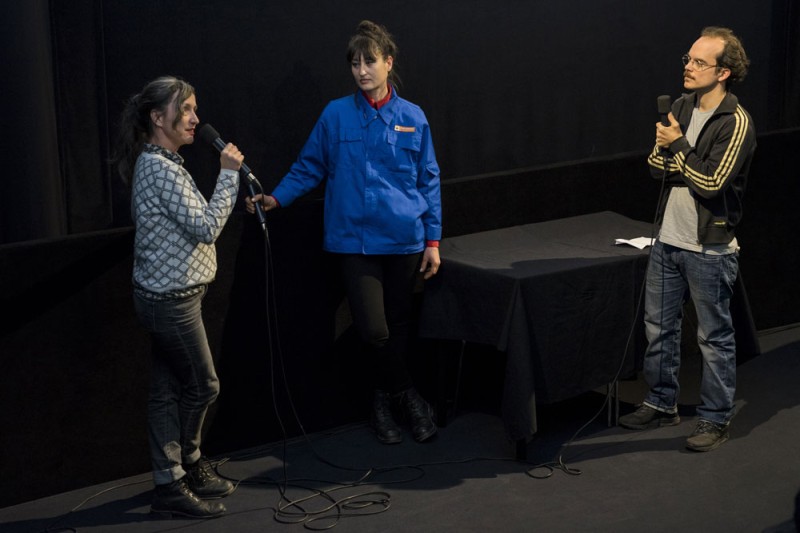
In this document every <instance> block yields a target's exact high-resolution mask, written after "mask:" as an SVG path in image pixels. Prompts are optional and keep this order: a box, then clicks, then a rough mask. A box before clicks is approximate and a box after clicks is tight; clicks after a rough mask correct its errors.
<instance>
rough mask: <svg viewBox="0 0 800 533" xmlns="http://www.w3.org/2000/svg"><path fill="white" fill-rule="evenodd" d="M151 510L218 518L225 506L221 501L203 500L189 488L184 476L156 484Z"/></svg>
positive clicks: (191, 516) (223, 512)
mask: <svg viewBox="0 0 800 533" xmlns="http://www.w3.org/2000/svg"><path fill="white" fill-rule="evenodd" d="M150 512H151V513H163V514H170V515H177V516H188V517H190V518H216V517H218V516H222V515H223V514H225V506H224V505H222V504H221V503H219V502H207V501H203V500H201V499H200V498H199V497H198V496H197V494H195V493H194V492H192V491H191V490H190V489H189V486H188V485H187V484H186V477H185V476H184V477H182V478H181V479H179V480H177V481H173V482H172V483H169V484H167V485H156V488H155V490H154V491H153V503H152V504H151V505H150Z"/></svg>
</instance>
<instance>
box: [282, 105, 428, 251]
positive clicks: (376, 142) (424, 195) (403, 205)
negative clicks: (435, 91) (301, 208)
mask: <svg viewBox="0 0 800 533" xmlns="http://www.w3.org/2000/svg"><path fill="white" fill-rule="evenodd" d="M322 180H327V182H326V189H325V235H324V242H323V248H324V249H325V250H326V251H329V252H335V253H356V254H410V253H415V252H419V251H421V250H423V249H424V247H425V241H427V240H437V241H438V240H440V239H441V238H442V209H441V198H440V190H439V165H438V164H437V163H436V156H435V154H434V151H433V142H432V140H431V134H430V128H429V126H428V121H427V119H426V118H425V113H423V111H422V109H420V108H419V106H416V105H414V104H412V103H411V102H409V101H407V100H404V99H402V98H400V97H399V96H397V91H396V90H393V91H392V97H391V99H390V100H389V101H388V102H387V103H386V104H384V105H383V106H381V108H380V109H379V110H376V109H375V108H373V107H371V106H370V105H369V103H368V102H367V100H366V98H365V97H364V95H363V94H362V93H361V92H360V91H359V92H357V93H355V94H354V95H352V96H346V97H344V98H339V99H337V100H333V101H332V102H330V103H329V104H328V105H327V106H326V107H325V110H324V111H323V112H322V115H321V116H320V118H319V120H318V121H317V124H316V125H315V126H314V129H313V130H312V132H311V135H310V136H309V138H308V140H307V141H306V144H305V146H304V147H303V149H302V151H301V152H300V155H299V156H298V158H297V161H296V162H295V163H294V164H293V165H292V167H291V169H290V170H289V172H288V173H287V174H286V176H284V177H283V179H282V180H281V182H280V183H279V184H278V186H277V187H276V188H275V190H274V191H273V192H272V195H273V196H274V197H275V199H276V200H278V202H279V203H280V204H281V205H282V206H288V205H289V204H291V203H292V202H293V201H294V200H296V199H297V198H299V197H301V196H303V195H304V194H306V193H308V192H309V191H311V190H312V189H314V188H315V187H316V186H317V185H319V184H320V183H321V182H322Z"/></svg>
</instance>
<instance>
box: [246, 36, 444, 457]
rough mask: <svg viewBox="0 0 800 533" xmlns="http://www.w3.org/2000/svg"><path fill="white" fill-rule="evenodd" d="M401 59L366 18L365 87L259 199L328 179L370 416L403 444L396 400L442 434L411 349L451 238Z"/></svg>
mask: <svg viewBox="0 0 800 533" xmlns="http://www.w3.org/2000/svg"><path fill="white" fill-rule="evenodd" d="M396 55H397V46H396V45H395V43H394V42H393V40H392V37H391V35H390V34H389V33H388V32H387V31H386V29H385V28H384V27H382V26H379V25H377V24H375V23H373V22H370V21H362V22H361V23H360V24H359V25H358V28H357V31H356V34H355V35H354V36H353V37H352V38H351V39H350V43H349V45H348V50H347V60H348V62H349V63H350V69H351V72H352V74H353V78H354V79H355V82H356V85H357V86H358V88H359V90H358V91H356V93H355V94H353V95H350V96H346V97H344V98H340V99H338V100H334V101H332V102H330V103H329V104H328V105H327V107H326V108H325V110H324V111H323V112H322V116H321V117H320V118H319V120H318V121H317V124H316V126H314V129H313V131H312V132H311V135H310V137H309V138H308V141H306V144H305V146H304V147H303V149H302V151H301V152H300V155H299V157H298V159H297V161H296V162H295V163H294V164H293V165H292V167H291V169H290V170H289V172H288V173H287V174H286V176H284V178H283V179H282V180H281V182H280V183H279V184H278V186H277V187H276V188H275V190H273V191H272V195H269V196H262V195H256V196H255V197H254V198H253V199H252V200H254V201H255V202H259V201H260V202H261V207H262V209H264V210H265V211H268V210H270V209H273V208H275V207H279V206H288V205H289V204H291V203H292V202H293V201H294V200H296V199H297V198H299V197H301V196H303V195H304V194H306V193H308V192H309V191H311V190H312V189H314V188H315V187H316V186H317V185H319V184H320V183H321V182H322V181H323V180H327V181H326V190H325V231H324V243H323V247H324V249H325V250H326V251H328V252H331V253H333V254H335V256H336V258H337V261H338V263H339V265H340V267H341V272H342V275H343V278H344V283H345V288H346V291H347V297H348V300H349V303H350V310H351V314H352V316H353V322H354V324H355V326H356V329H357V330H358V332H359V334H360V336H361V338H362V339H363V340H364V341H365V342H366V344H367V345H368V346H369V347H370V349H371V352H372V356H373V359H374V362H375V367H374V387H375V393H374V400H373V410H372V415H371V418H370V422H371V425H372V427H373V428H374V430H375V432H376V434H377V437H378V440H379V441H381V442H382V443H385V444H393V443H398V442H400V441H401V440H402V436H401V432H400V429H399V427H398V426H397V424H396V423H395V421H394V419H393V417H392V412H391V405H392V400H396V401H398V402H399V404H400V405H401V406H402V407H403V410H404V411H405V413H406V415H407V416H408V418H409V421H410V423H411V428H412V432H413V435H414V438H415V439H416V440H417V441H419V442H422V441H425V440H427V439H429V438H430V437H432V436H433V435H434V434H435V433H436V424H435V423H434V420H433V410H432V409H431V407H430V405H429V404H428V403H427V402H426V401H425V400H424V399H423V398H422V397H421V396H420V395H419V394H418V393H417V391H416V390H415V389H414V386H413V384H412V381H411V377H410V375H409V372H408V369H407V367H406V348H407V339H408V328H409V323H410V318H411V313H412V298H413V290H414V285H415V282H416V277H417V272H418V271H419V272H422V273H423V276H424V278H425V279H428V278H430V277H431V276H433V275H435V274H436V272H437V270H438V269H439V265H440V259H439V249H438V246H439V240H440V239H441V237H442V211H441V201H440V193H439V166H438V164H437V163H436V156H435V154H434V151H433V142H432V140H431V134H430V127H429V126H428V121H427V119H426V118H425V114H424V113H423V111H422V110H421V109H420V108H419V107H418V106H416V105H414V104H412V103H411V102H409V101H407V100H404V99H402V98H400V96H398V94H397V90H396V89H395V87H394V84H393V81H394V78H395V75H394V73H393V70H392V67H393V66H394V58H395V57H396ZM252 200H251V199H248V210H249V211H251V212H254V204H253V201H252Z"/></svg>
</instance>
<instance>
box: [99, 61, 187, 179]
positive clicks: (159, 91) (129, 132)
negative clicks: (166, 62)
mask: <svg viewBox="0 0 800 533" xmlns="http://www.w3.org/2000/svg"><path fill="white" fill-rule="evenodd" d="M176 94H177V97H176ZM193 94H194V87H192V86H191V85H189V84H188V83H187V82H185V81H183V80H182V79H180V78H176V77H175V76H162V77H160V78H156V79H155V80H153V81H151V82H149V83H147V85H145V86H144V88H143V89H142V91H141V92H140V93H138V94H135V95H133V96H131V97H130V98H129V99H128V101H127V102H126V103H125V108H124V109H123V111H122V117H121V118H120V124H119V134H118V137H117V147H116V150H115V153H114V157H113V158H112V160H111V162H112V164H113V165H114V166H115V167H116V169H117V171H118V172H119V175H120V177H121V178H122V181H124V182H125V183H126V184H128V185H130V184H131V182H132V181H133V168H134V166H135V165H136V159H137V158H138V157H139V154H140V153H142V146H143V145H144V143H145V142H147V140H148V139H149V138H150V137H151V136H152V135H153V121H152V120H151V119H150V112H151V111H153V110H154V109H155V110H157V111H160V112H166V110H167V106H168V105H169V103H170V102H171V101H172V99H173V98H175V110H176V116H175V122H174V124H173V125H176V124H177V123H178V122H179V121H180V119H181V117H182V116H183V112H182V111H181V104H183V102H184V101H185V100H186V99H187V98H189V97H190V96H191V95H193Z"/></svg>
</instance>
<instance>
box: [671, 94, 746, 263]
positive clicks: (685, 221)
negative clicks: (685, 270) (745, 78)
mask: <svg viewBox="0 0 800 533" xmlns="http://www.w3.org/2000/svg"><path fill="white" fill-rule="evenodd" d="M714 111H716V108H715V109H712V110H711V111H700V110H699V109H698V108H694V110H693V111H692V119H691V121H690V122H689V127H688V128H687V129H686V140H688V141H689V144H691V145H692V146H694V145H695V143H696V142H697V137H698V135H699V134H700V131H701V130H702V129H703V126H704V125H705V123H706V122H707V121H708V119H709V118H710V117H711V115H713V114H714ZM658 240H660V241H661V242H663V243H665V244H670V245H672V246H675V247H677V248H682V249H684V250H690V251H692V252H702V253H706V254H712V255H722V254H731V253H734V252H736V251H737V250H738V249H739V244H738V242H737V241H736V238H735V237H734V239H733V240H732V241H731V242H729V243H728V244H705V245H704V244H701V243H700V242H699V241H698V240H697V208H696V207H695V199H694V197H692V193H691V190H690V189H689V187H675V188H673V189H672V190H671V191H670V193H669V198H668V199H667V208H666V210H665V211H664V221H663V223H662V224H661V232H660V233H659V235H658Z"/></svg>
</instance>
